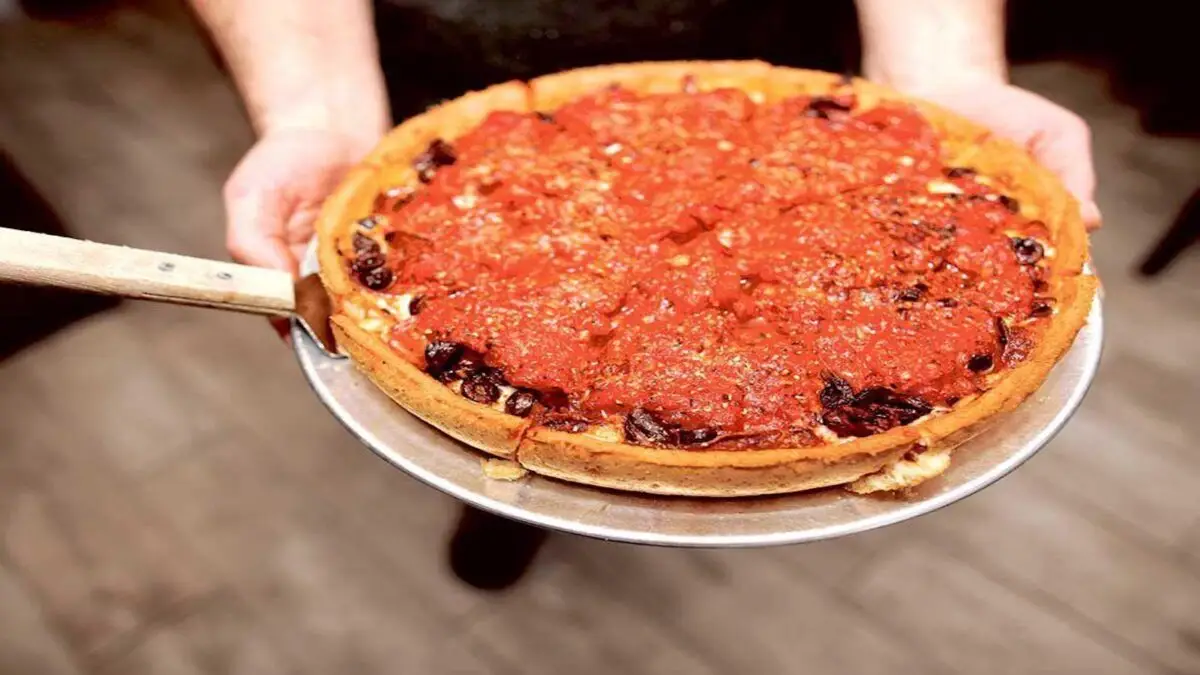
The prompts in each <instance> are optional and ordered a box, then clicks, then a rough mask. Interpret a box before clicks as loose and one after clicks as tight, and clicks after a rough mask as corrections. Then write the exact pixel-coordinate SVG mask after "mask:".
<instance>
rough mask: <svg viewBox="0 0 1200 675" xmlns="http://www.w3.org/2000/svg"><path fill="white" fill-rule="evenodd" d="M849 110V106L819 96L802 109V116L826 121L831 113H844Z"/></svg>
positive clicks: (842, 102)
mask: <svg viewBox="0 0 1200 675" xmlns="http://www.w3.org/2000/svg"><path fill="white" fill-rule="evenodd" d="M850 110H851V107H850V105H849V104H848V103H846V102H844V101H839V100H838V99H835V98H828V97H825V96H819V97H817V98H814V99H813V100H811V101H809V103H808V106H807V107H805V108H804V116H805V117H816V118H820V119H825V120H827V119H829V116H830V114H831V113H845V112H850Z"/></svg>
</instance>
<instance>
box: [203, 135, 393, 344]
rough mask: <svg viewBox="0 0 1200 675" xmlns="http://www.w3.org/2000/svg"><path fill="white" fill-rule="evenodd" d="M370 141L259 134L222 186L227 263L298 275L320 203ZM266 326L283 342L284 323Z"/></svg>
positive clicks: (283, 321) (327, 136)
mask: <svg viewBox="0 0 1200 675" xmlns="http://www.w3.org/2000/svg"><path fill="white" fill-rule="evenodd" d="M371 143H372V141H371V140H370V139H362V138H351V137H348V136H344V135H340V134H337V133H334V132H330V131H321V130H308V129H287V130H279V131H271V132H267V133H265V134H264V135H263V136H262V137H261V138H260V139H259V141H258V142H257V143H256V144H255V145H254V147H253V148H251V150H250V152H248V153H246V156H245V157H243V158H242V161H241V162H240V163H239V164H238V166H237V168H235V169H234V171H233V174H232V175H231V176H230V177H229V180H228V181H227V182H226V184H225V190H224V199H225V211H226V214H227V218H228V222H227V225H226V233H225V243H226V247H227V248H228V249H229V253H230V255H231V256H232V257H233V259H234V260H235V261H237V262H240V263H243V264H246V265H255V266H258V267H269V268H273V269H278V270H283V271H285V272H288V273H289V274H291V275H292V276H293V277H296V276H298V275H299V268H300V261H301V259H302V258H303V256H304V252H305V249H306V247H307V246H308V243H309V240H310V239H311V238H312V235H313V224H314V222H315V221H316V218H317V214H318V213H319V211H320V209H321V205H322V203H323V202H324V200H325V198H326V197H327V196H328V195H329V193H330V192H332V191H333V190H334V188H336V187H337V184H338V182H339V181H340V180H341V179H342V177H343V176H344V175H345V174H346V172H347V171H348V170H349V169H350V168H351V167H352V166H353V165H354V164H355V163H356V162H358V161H359V160H360V159H361V158H362V157H363V156H365V154H366V153H367V152H368V151H369V149H370V145H371ZM272 325H273V326H274V327H275V330H276V331H277V332H279V333H280V335H281V336H284V337H285V338H286V336H287V322H286V321H285V320H275V321H272Z"/></svg>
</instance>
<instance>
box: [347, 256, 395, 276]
mask: <svg viewBox="0 0 1200 675" xmlns="http://www.w3.org/2000/svg"><path fill="white" fill-rule="evenodd" d="M386 262H387V258H385V257H383V254H382V253H380V252H378V251H375V252H367V253H363V254H362V255H359V256H357V257H356V258H355V259H354V262H352V263H350V269H352V270H353V271H354V273H355V274H357V275H359V276H362V275H363V274H366V273H367V272H369V271H371V270H373V269H375V268H377V267H383V265H384V263H386Z"/></svg>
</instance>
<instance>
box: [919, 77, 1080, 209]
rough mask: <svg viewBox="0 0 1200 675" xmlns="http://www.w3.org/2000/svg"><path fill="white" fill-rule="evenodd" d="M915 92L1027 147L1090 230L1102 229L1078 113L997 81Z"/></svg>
mask: <svg viewBox="0 0 1200 675" xmlns="http://www.w3.org/2000/svg"><path fill="white" fill-rule="evenodd" d="M915 93H916V95H917V96H920V97H921V98H924V99H926V100H929V101H932V102H933V103H937V104H940V105H942V106H944V107H946V108H947V109H949V110H952V111H954V112H957V113H959V114H960V115H963V116H964V117H967V118H968V119H971V120H974V121H976V122H978V123H980V124H982V125H983V126H985V127H988V128H989V129H991V130H992V131H993V132H995V133H997V134H999V135H1001V136H1005V137H1007V138H1009V139H1011V140H1014V141H1016V142H1017V143H1020V144H1022V145H1023V146H1025V147H1026V148H1027V149H1028V150H1029V151H1030V152H1031V153H1032V154H1033V156H1034V158H1035V159H1037V160H1038V161H1039V162H1041V164H1042V165H1043V166H1045V167H1046V168H1047V169H1050V170H1051V171H1053V172H1054V173H1056V174H1057V175H1058V177H1059V178H1060V179H1061V180H1062V181H1063V184H1064V185H1065V186H1066V188H1067V189H1068V190H1070V191H1071V193H1072V194H1074V195H1075V198H1076V199H1078V200H1079V204H1080V209H1081V211H1082V215H1083V222H1084V224H1085V225H1086V226H1087V228H1088V229H1089V230H1094V229H1096V228H1099V227H1100V210H1099V208H1098V207H1097V206H1096V201H1095V191H1096V173H1095V167H1094V165H1093V163H1092V138H1091V131H1090V130H1089V128H1088V125H1087V122H1085V121H1084V120H1083V118H1081V117H1079V115H1076V114H1075V113H1073V112H1071V111H1070V110H1067V109H1066V108H1063V107H1062V106H1059V105H1058V104H1056V103H1054V102H1053V101H1050V100H1048V99H1046V98H1043V97H1042V96H1039V95H1037V94H1035V93H1033V92H1031V91H1027V90H1024V89H1020V88H1018V87H1014V86H1012V85H1009V84H1006V83H1004V82H998V81H997V82H991V81H982V82H977V83H971V84H960V85H957V86H954V87H935V88H930V89H927V90H923V91H919V92H915Z"/></svg>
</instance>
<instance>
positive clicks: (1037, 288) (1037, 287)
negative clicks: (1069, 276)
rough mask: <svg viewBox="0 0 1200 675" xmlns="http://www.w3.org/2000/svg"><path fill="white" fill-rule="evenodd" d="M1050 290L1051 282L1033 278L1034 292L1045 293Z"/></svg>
mask: <svg viewBox="0 0 1200 675" xmlns="http://www.w3.org/2000/svg"><path fill="white" fill-rule="evenodd" d="M1048 290H1050V284H1048V283H1046V282H1045V281H1043V280H1041V279H1034V280H1033V292H1034V293H1045V292H1046V291H1048Z"/></svg>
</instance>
